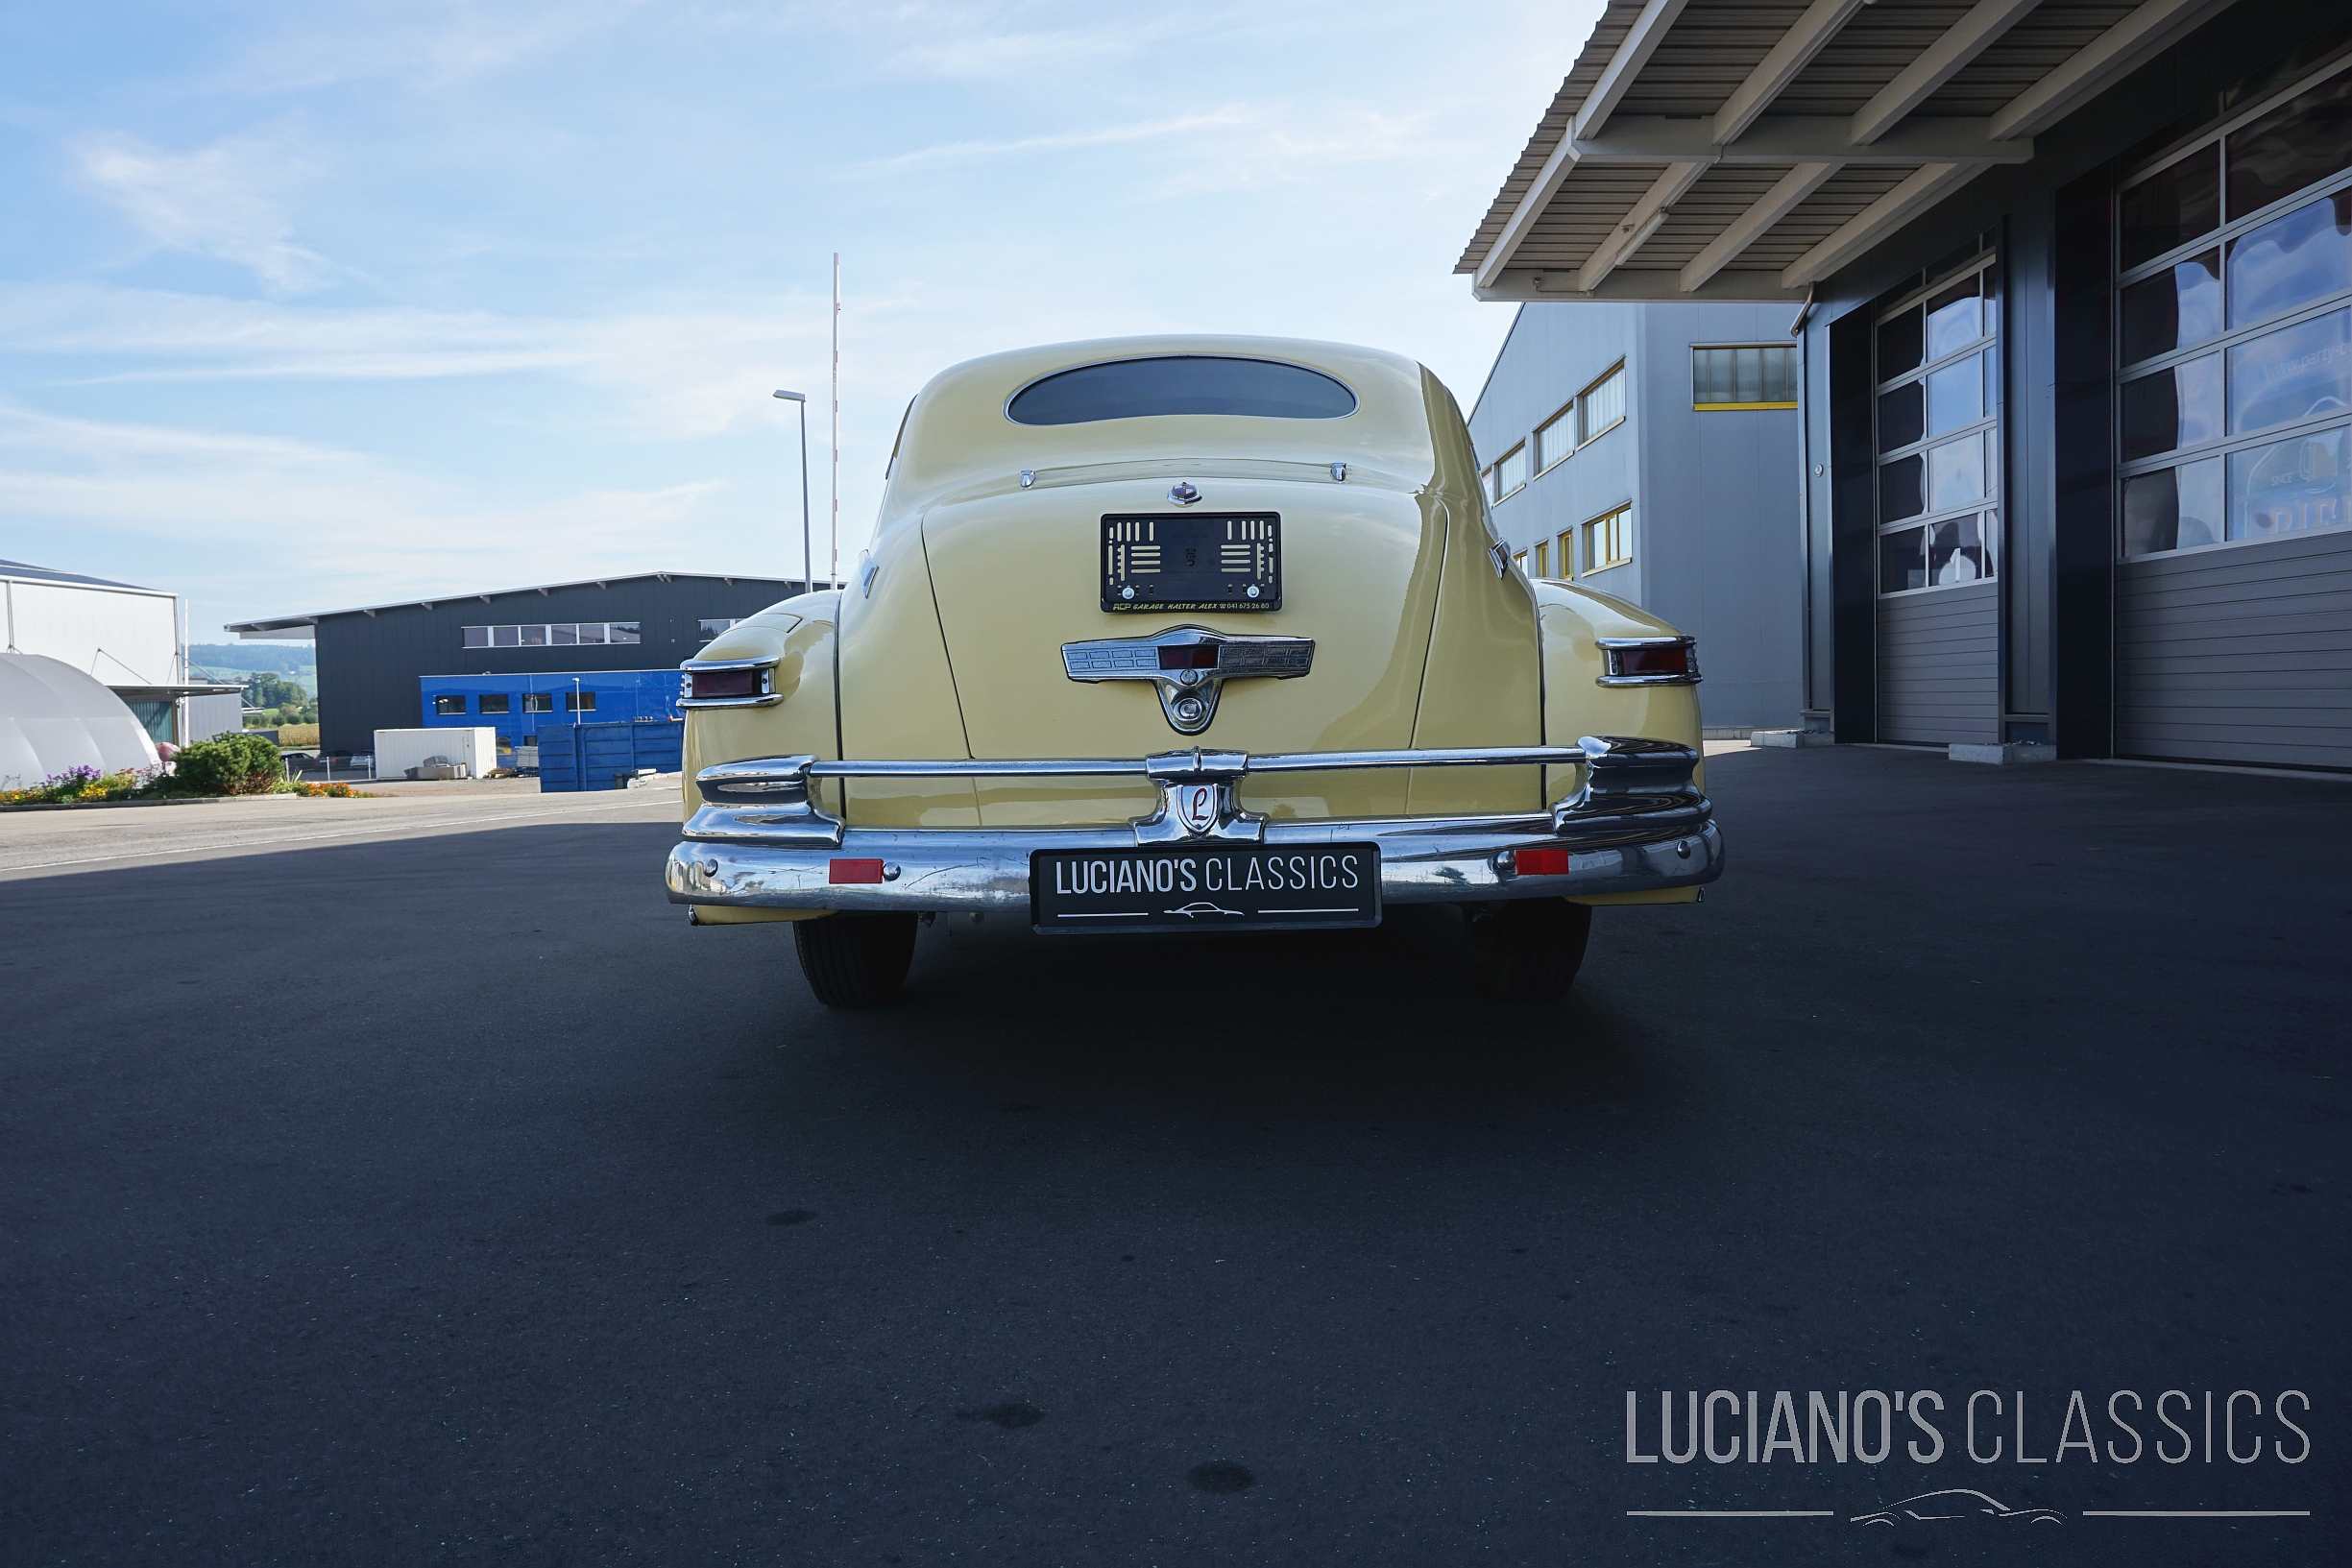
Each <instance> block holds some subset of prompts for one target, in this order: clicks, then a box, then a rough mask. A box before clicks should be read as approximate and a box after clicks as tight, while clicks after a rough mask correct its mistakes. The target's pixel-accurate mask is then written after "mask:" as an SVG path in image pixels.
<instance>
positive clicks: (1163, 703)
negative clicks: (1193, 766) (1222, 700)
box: [1061, 626, 1315, 735]
mask: <svg viewBox="0 0 2352 1568" xmlns="http://www.w3.org/2000/svg"><path fill="white" fill-rule="evenodd" d="M1162 648H1207V649H1209V650H1210V657H1211V658H1213V659H1214V660H1215V661H1216V663H1213V664H1211V665H1210V666H1209V667H1208V668H1206V669H1162V668H1160V650H1161V649H1162ZM1061 667H1062V673H1063V674H1064V675H1067V676H1069V677H1070V679H1072V680H1073V681H1081V682H1085V683H1088V684H1094V683H1098V682H1102V681H1150V682H1152V683H1153V684H1154V685H1155V686H1156V687H1157V688H1158V689H1159V703H1160V712H1161V713H1162V714H1163V715H1164V716H1165V717H1166V718H1167V720H1168V727H1169V728H1170V729H1172V730H1174V731H1176V734H1178V735H1199V734H1200V732H1201V731H1203V730H1205V729H1207V728H1208V727H1209V721H1210V720H1212V719H1214V718H1215V717H1216V716H1217V698H1218V695H1219V693H1220V692H1221V691H1222V690H1223V689H1224V683H1225V682H1227V681H1232V680H1246V679H1254V678H1260V677H1262V678H1264V679H1267V680H1274V681H1287V680H1295V679H1297V677H1298V676H1301V675H1306V674H1309V673H1311V672H1312V671H1313V670H1314V668H1315V639H1313V638H1309V637H1279V636H1275V637H1263V636H1245V635H1241V634H1238V633H1227V632H1212V631H1210V630H1209V629H1208V628H1207V627H1205V626H1172V627H1170V628H1169V629H1168V630H1166V631H1164V632H1155V633H1153V634H1152V636H1150V637H1107V638H1098V639H1094V640H1092V641H1088V642H1065V643H1063V644H1062V645H1061Z"/></svg>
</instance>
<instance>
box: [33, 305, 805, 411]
mask: <svg viewBox="0 0 2352 1568" xmlns="http://www.w3.org/2000/svg"><path fill="white" fill-rule="evenodd" d="M824 308H825V307H824V303H823V302H821V301H814V302H812V301H806V300H799V299H793V298H784V299H771V300H762V301H746V302H741V303H740V304H737V305H735V306H734V307H733V308H706V309H702V310H695V311H679V312H672V313H665V314H633V315H615V316H595V317H589V318H585V319H577V318H563V317H547V316H502V315H497V314H495V313H493V312H489V311H436V310H425V309H418V308H413V307H372V308H371V307H361V308H332V307H324V306H316V305H301V304H289V303H284V302H270V301H236V300H222V299H216V298H212V297H208V296H204V295H187V294H172V293H167V292H163V291H159V290H141V289H122V288H109V287H106V286H103V285H97V284H87V283H80V284H56V285H33V286H24V287H16V288H8V287H5V286H0V352H12V353H38V354H46V355H76V356H92V357H96V358H100V359H107V360H118V359H119V360H129V361H131V362H132V363H131V364H130V365H129V366H128V367H127V368H124V369H119V370H104V371H101V372H99V374H95V375H83V376H79V377H77V378H76V379H77V381H78V382H80V383H81V384H85V385H89V384H105V383H109V382H113V383H120V382H204V381H255V380H335V381H372V380H381V381H403V380H423V379H432V378H440V377H453V376H483V375H500V374H521V373H530V372H553V373H559V374H564V375H566V376H569V377H570V378H571V379H573V380H575V381H577V382H578V383H580V384H581V385H583V386H586V387H589V388H592V389H594V390H595V391H597V392H599V393H601V394H604V395H606V396H608V397H609V398H610V399H611V402H610V413H609V415H608V416H607V419H606V421H605V422H606V423H608V424H609V425H610V427H611V430H612V432H613V433H616V434H620V435H625V436H628V437H632V438H635V439H640V440H684V439H691V438H694V437H699V436H706V435H715V434H717V433H719V432H721V431H724V430H727V429H730V428H732V427H734V426H735V425H738V424H740V423H742V422H745V421H747V420H754V419H760V418H764V417H766V416H767V415H768V414H769V413H770V411H769V410H768V409H767V407H766V401H767V394H768V393H769V391H770V390H772V388H773V386H774V385H775V378H776V377H777V376H779V375H789V374H795V373H797V374H802V375H803V376H804V377H806V376H807V375H810V374H816V373H817V371H818V367H819V366H820V365H821V363H822V359H823V355H824V354H825V352H826V351H827V350H826V344H825V340H824V333H825V326H824Z"/></svg>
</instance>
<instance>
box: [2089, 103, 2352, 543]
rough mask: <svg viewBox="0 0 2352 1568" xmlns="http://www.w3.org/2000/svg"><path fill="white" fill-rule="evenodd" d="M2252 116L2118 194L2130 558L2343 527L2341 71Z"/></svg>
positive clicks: (2120, 448) (2345, 336) (2345, 392)
mask: <svg viewBox="0 0 2352 1568" xmlns="http://www.w3.org/2000/svg"><path fill="white" fill-rule="evenodd" d="M2251 107H2252V109H2254V112H2253V113H2252V114H2251V115H2250V116H2249V117H2248V118H2246V119H2245V120H2243V122H2242V123H2240V124H2237V125H2227V124H2224V125H2223V126H2221V127H2220V128H2219V129H2218V130H2216V131H2215V132H2213V133H2210V134H2208V135H2206V136H2204V137H2202V138H2200V139H2199V141H2198V142H2197V144H2196V145H2194V146H2193V147H2191V148H2189V149H2187V150H2186V151H2184V152H2181V153H2179V154H2177V155H2175V156H2173V157H2171V158H2170V159H2169V160H2168V161H2167V162H2166V163H2165V164H2164V165H2163V166H2162V167H2160V168H2158V169H2156V170H2155V171H2153V172H2152V173H2150V174H2148V175H2146V176H2145V177H2144V178H2142V179H2140V180H2139V181H2136V182H2135V183H2133V184H2131V185H2129V186H2126V187H2125V188H2124V189H2123V190H2122V192H2121V194H2120V196H2119V199H2118V203H2117V265H2118V268H2119V272H2118V275H2117V283H2118V290H2119V296H2120V298H2119V302H2118V303H2119V309H2118V316H2117V323H2116V366H2117V370H2118V375H2117V381H2118V383H2119V384H2118V387H2117V394H2116V398H2117V409H2116V415H2117V418H2116V429H2117V453H2116V455H2117V456H2118V458H2119V459H2120V460H2121V462H2122V479H2123V482H2122V517H2121V519H2120V532H2121V536H2122V537H2121V542H2120V543H2121V544H2122V553H2123V555H2124V556H2125V557H2126V558H2127V559H2128V558H2132V557H2138V556H2146V555H2158V554H2163V553H2165V552H2167V551H2171V550H2187V549H2195V548H2198V547H2200V546H2204V545H2212V544H2226V543H2234V542H2238V541H2251V540H2262V539H2273V538H2277V537H2279V536H2281V535H2285V534H2292V533H2300V532H2303V531H2306V530H2310V529H2316V528H2339V527H2342V526H2344V525H2346V523H2348V522H2352V463H2347V458H2352V450H2348V447H2352V428H2348V427H2347V425H2346V423H2345V416H2346V414H2347V412H2352V67H2346V66H2344V65H2342V63H2341V62H2340V61H2339V62H2337V63H2336V64H2334V65H2332V66H2328V67H2323V68H2322V72H2321V73H2319V74H2317V75H2316V77H2315V79H2314V80H2312V81H2310V82H2308V83H2305V84H2299V85H2292V86H2290V87H2289V88H2288V89H2287V91H2286V92H2285V93H2284V94H2283V95H2282V96H2280V97H2279V98H2278V99H2277V100H2276V101H2274V102H2272V103H2270V104H2268V105H2267V106H2265V105H2263V104H2261V103H2256V104H2254V105H2253V106H2251ZM2290 202H2291V203H2292V204H2293V205H2291V206H2290V207H2289V208H2288V210H2286V211H2283V212H2282V211H2279V210H2278V207H2279V205H2281V204H2284V203H2290ZM2183 250H2187V251H2188V252H2189V253H2187V254H2178V253H2179V252H2181V251H2183Z"/></svg>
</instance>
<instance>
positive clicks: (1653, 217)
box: [1576, 163, 1708, 294]
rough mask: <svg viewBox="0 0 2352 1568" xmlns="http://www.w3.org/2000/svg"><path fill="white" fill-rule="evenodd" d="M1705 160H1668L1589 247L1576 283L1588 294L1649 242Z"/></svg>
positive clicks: (1704, 169)
mask: <svg viewBox="0 0 2352 1568" xmlns="http://www.w3.org/2000/svg"><path fill="white" fill-rule="evenodd" d="M1707 169H1708V165H1706V164H1705V163H1669V164H1667V165H1666V172H1665V173H1664V174H1661V175H1660V176H1659V177H1658V179H1657V180H1656V181H1653V182H1652V183H1651V185H1650V188H1649V189H1648V190H1646V191H1643V192H1642V193H1641V200H1639V201H1638V202H1636V203H1635V204H1634V205H1633V207H1632V209H1631V210H1630V211H1628V212H1627V213H1626V214H1625V216H1624V218H1623V219H1622V220H1621V221H1620V222H1619V223H1618V224H1617V227H1616V229H1614V230H1613V231H1612V233H1611V234H1610V236H1609V237H1608V238H1607V239H1605V240H1603V241H1602V242H1601V243H1600V244H1599V245H1597V246H1595V247H1594V248H1593V252H1592V254H1591V256H1590V257H1588V259H1587V260H1586V262H1585V265H1584V269H1583V270H1582V271H1581V272H1579V273H1578V274H1577V275H1576V286H1577V287H1578V288H1579V289H1581V290H1583V291H1584V292H1585V293H1588V294H1589V293H1591V292H1592V291H1593V290H1594V289H1596V288H1599V287H1600V286H1601V279H1602V278H1604V277H1608V276H1609V275H1610V273H1611V272H1612V270H1613V269H1615V268H1617V267H1619V266H1622V265H1623V264H1624V263H1626V262H1627V261H1630V260H1632V259H1633V255H1634V253H1635V252H1637V251H1638V250H1640V249H1641V247H1642V246H1643V245H1645V244H1647V243H1648V242H1649V238H1650V236H1651V235H1652V234H1655V233H1657V232H1658V228H1659V225H1661V224H1662V223H1664V222H1665V221H1666V218H1667V217H1668V215H1669V214H1670V213H1671V212H1672V211H1673V209H1674V204H1675V203H1676V202H1677V201H1678V200H1680V199H1681V197H1682V194H1683V192H1685V191H1686V190H1688V189H1689V188H1690V187H1691V186H1692V185H1694V184H1696V183H1698V179H1699V176H1701V175H1703V174H1705V173H1706V172H1707Z"/></svg>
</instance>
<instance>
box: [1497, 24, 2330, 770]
mask: <svg viewBox="0 0 2352 1568" xmlns="http://www.w3.org/2000/svg"><path fill="white" fill-rule="evenodd" d="M1461 270H1462V271H1464V272H1467V273H1468V274H1470V275H1471V278H1472V286H1473V288H1474V290H1475V291H1476V292H1477V293H1478V295H1479V296H1480V297H1481V298H1486V299H1493V300H1517V301H1563V302H1579V303H1578V304H1576V305H1573V306H1571V307H1570V308H1587V307H1588V306H1586V305H1585V304H1584V303H1583V302H1612V301H1616V302H1632V301H1639V302H1676V301H1680V302H1695V301H1704V300H1725V301H1731V300H1745V301H1756V302H1779V303H1781V304H1783V305H1785V306H1786V307H1788V308H1790V309H1791V310H1795V311H1801V312H1802V313H1803V317H1804V322H1805V325H1804V327H1803V329H1802V338H1801V342H1800V347H1801V351H1802V364H1801V368H1800V379H1801V386H1802V394H1801V397H1802V402H1803V404H1804V408H1803V425H1802V436H1801V442H1800V446H1801V455H1800V456H1799V458H1798V459H1797V461H1798V463H1799V464H1800V465H1801V470H1802V476H1803V480H1804V491H1803V495H1804V501H1803V506H1804V519H1803V528H1804V532H1803V539H1804V558H1805V590H1804V592H1803V594H1802V595H1801V597H1800V598H1799V599H1798V600H1797V601H1796V602H1794V603H1792V604H1791V605H1790V606H1789V607H1788V613H1789V614H1790V615H1792V616H1794V617H1796V618H1797V619H1798V620H1799V621H1800V623H1801V624H1802V626H1803V628H1804V636H1805V666H1804V667H1805V703H1806V718H1807V722H1808V724H1809V725H1810V726H1811V727H1814V728H1818V729H1822V730H1827V731H1830V732H1831V733H1832V734H1833V735H1834V736H1835V738H1836V739H1837V740H1839V741H1841V742H1848V741H1855V742H1871V741H1879V742H1889V741H1891V742H1896V743H1903V744H1921V745H1940V744H1946V743H1955V742H1956V743H1967V744H1991V745H2000V746H2003V747H2020V748H2022V747H2028V746H2034V745H2037V744H2039V743H2044V742H2047V743H2049V744H2051V745H2053V746H2054V749H2055V751H2056V754H2057V755H2059V756H2062V757H2078V758H2106V757H2116V758H2129V759H2142V760H2166V761H2195V762H2219V763H2230V764H2259V765H2267V766H2278V767H2303V768H2325V769H2338V770H2342V769H2352V527H2347V526H2346V524H2347V522H2352V14H2348V13H2347V12H2346V10H2345V8H2344V6H2343V5H2342V3H2341V0H2329V3H2315V0H2236V3H2231V0H2142V3H2138V4H2134V3H2130V0H2107V3H2092V0H2040V3H2038V4H2037V3H2034V0H1994V3H1982V4H1976V5H1974V6H1967V5H1962V4H1958V3H1943V0H1878V3H1876V4H1871V5H1864V4H1862V3H1861V0H1822V3H1818V4H1813V5H1810V6H1798V5H1794V4H1791V5H1786V6H1782V5H1759V4H1748V3H1737V0H1612V3H1611V4H1610V5H1609V6H1608V7H1607V9H1606V10H1605V12H1603V14H1602V17H1601V20H1600V21H1599V23H1598V24H1597V25H1596V27H1595V28H1594V30H1593V33H1592V35H1591V37H1590V38H1589V40H1588V42H1587V44H1586V47H1585V49H1584V51H1583V53H1582V55H1581V56H1580V57H1579V59H1578V60H1577V61H1576V62H1575V65H1574V68H1573V69H1572V70H1571V71H1570V72H1569V74H1568V77H1567V80H1566V82H1565V83H1564V85H1563V87H1562V89H1561V92H1560V94H1559V96H1558V97H1557V98H1556V99H1555V100H1554V102H1553V105H1552V107H1551V109H1550V110H1549V111H1548V112H1547V113H1546V114H1545V115H1544V116H1543V119H1542V121H1541V123H1540V125H1539V126H1538V128H1537V131H1536V133H1535V136H1534V138H1533V139H1532V140H1531V141H1530V142H1529V144H1528V146H1527V148H1526V150H1525V151H1524V152H1523V153H1522V154H1521V156H1520V157H1519V159H1518V163H1517V166H1516V167H1515V170H1514V171H1513V173H1512V175H1511V177H1510V179H1509V180H1508V181H1506V183H1505V184H1504V186H1503V188H1502V190H1501V192H1500V193H1499V194H1498V195H1497V197H1496V198H1495V200H1494V202H1493V204H1492V205H1491V208H1490V210H1489V212H1488V215H1487V218H1486V220H1485V222H1484V223H1483V224H1482V226H1481V227H1480V229H1479V230H1478V232H1477V234H1476V235H1475V236H1474V238H1473V240H1472V242H1471V244H1470V247H1469V251H1468V253H1467V255H1466V256H1465V258H1464V261H1463V263H1462V267H1461ZM2017 754H2018V755H2030V754H2029V753H2026V752H2024V751H2020V752H2018V753H2017Z"/></svg>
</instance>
